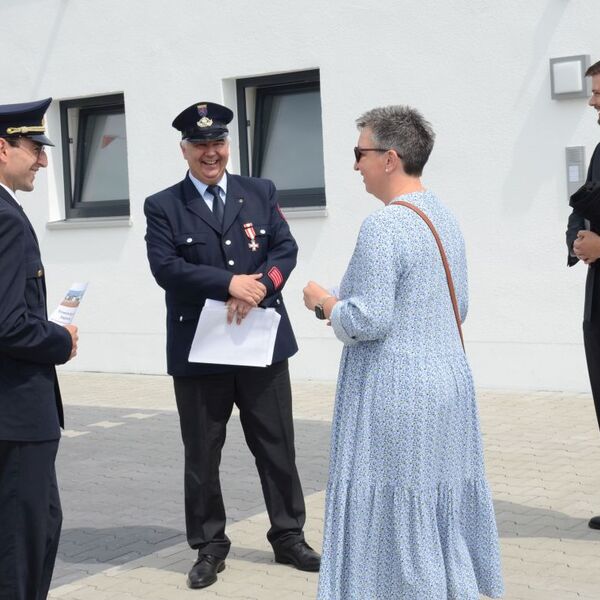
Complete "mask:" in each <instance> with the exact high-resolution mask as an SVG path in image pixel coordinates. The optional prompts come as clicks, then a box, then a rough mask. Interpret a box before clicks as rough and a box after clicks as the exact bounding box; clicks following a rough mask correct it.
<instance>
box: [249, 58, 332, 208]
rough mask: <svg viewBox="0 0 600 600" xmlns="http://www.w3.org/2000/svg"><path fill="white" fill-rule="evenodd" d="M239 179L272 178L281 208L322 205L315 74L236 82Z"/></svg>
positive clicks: (320, 143) (318, 96) (318, 103)
mask: <svg viewBox="0 0 600 600" xmlns="http://www.w3.org/2000/svg"><path fill="white" fill-rule="evenodd" d="M237 100H238V121H239V134H240V167H241V172H242V175H252V176H253V177H266V178H268V179H272V180H273V181H274V182H275V185H276V186H277V190H278V192H279V201H280V204H281V206H283V207H304V208H308V207H321V206H324V205H325V177H324V169H323V128H322V123H321V93H320V84H319V71H318V70H313V71H303V72H301V73H286V74H283V75H271V76H265V77H251V78H248V79H238V81H237Z"/></svg>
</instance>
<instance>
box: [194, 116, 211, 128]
mask: <svg viewBox="0 0 600 600" xmlns="http://www.w3.org/2000/svg"><path fill="white" fill-rule="evenodd" d="M212 124H213V121H212V119H209V118H208V117H202V118H201V119H200V120H199V121H198V122H197V123H196V125H198V127H210V126H211V125H212Z"/></svg>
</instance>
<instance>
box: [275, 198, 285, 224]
mask: <svg viewBox="0 0 600 600" xmlns="http://www.w3.org/2000/svg"><path fill="white" fill-rule="evenodd" d="M277 212H278V213H279V214H280V216H281V218H282V219H283V220H284V221H285V222H286V223H287V219H286V218H285V215H284V214H283V211H282V210H281V206H279V203H277Z"/></svg>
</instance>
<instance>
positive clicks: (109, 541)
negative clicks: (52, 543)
mask: <svg viewBox="0 0 600 600" xmlns="http://www.w3.org/2000/svg"><path fill="white" fill-rule="evenodd" d="M137 414H138V417H137V418H135V419H132V418H126V417H127V415H131V409H130V408H123V409H119V408H113V407H92V406H72V405H71V406H68V407H67V415H66V417H67V427H68V428H69V429H71V430H77V431H89V434H87V435H85V436H79V437H71V438H67V437H64V438H63V439H62V440H61V444H60V451H59V456H58V460H57V470H58V478H59V485H60V489H61V499H62V505H63V513H64V522H63V531H62V536H61V542H60V547H59V551H58V559H57V564H56V568H55V572H54V579H53V587H56V586H58V585H63V584H66V583H70V582H73V581H75V580H77V579H80V578H81V577H84V576H86V575H91V574H94V573H98V572H100V571H102V570H104V569H106V568H107V567H110V566H114V565H122V564H125V563H126V562H129V561H131V560H135V559H137V558H140V557H143V556H147V555H149V554H152V553H154V552H156V551H158V550H161V549H164V548H168V547H170V546H174V545H176V544H180V543H182V542H185V520H184V513H183V446H182V443H181V436H180V433H179V421H178V417H177V413H175V412H173V411H160V412H157V411H155V410H153V411H146V412H144V411H137ZM139 415H142V418H139ZM146 415H147V418H143V417H145V416H146ZM103 422H111V423H112V422H121V423H122V425H119V426H118V427H110V428H103V427H91V425H92V424H94V423H103ZM329 429H330V426H329V423H326V422H319V421H314V420H311V421H309V420H299V421H296V423H295V432H296V449H297V455H298V457H297V460H298V469H299V471H300V476H301V479H302V482H303V485H304V487H305V493H306V494H310V493H314V492H316V491H320V490H322V489H324V486H325V483H326V477H327V460H326V457H327V455H328V440H329ZM221 474H222V488H223V495H224V498H225V504H226V508H227V514H228V519H229V521H230V522H235V521H240V520H243V519H246V518H248V517H249V516H251V515H253V514H258V513H261V512H263V511H264V510H265V507H264V502H263V498H262V491H261V488H260V482H259V479H258V475H257V473H256V468H255V465H254V458H253V457H252V455H251V454H250V451H249V450H248V448H247V447H246V444H245V441H244V436H243V432H242V429H241V426H240V424H239V419H238V418H237V416H235V415H234V416H232V418H231V421H230V423H229V426H228V432H227V441H226V444H225V449H224V452H223V459H222V465H221ZM265 533H266V532H265ZM233 542H234V543H235V540H233Z"/></svg>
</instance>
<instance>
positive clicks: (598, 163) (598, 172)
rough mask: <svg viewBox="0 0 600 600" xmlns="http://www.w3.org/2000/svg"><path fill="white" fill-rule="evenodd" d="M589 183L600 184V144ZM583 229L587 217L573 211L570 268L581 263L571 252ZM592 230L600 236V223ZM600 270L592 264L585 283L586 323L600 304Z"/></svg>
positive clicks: (569, 232)
mask: <svg viewBox="0 0 600 600" xmlns="http://www.w3.org/2000/svg"><path fill="white" fill-rule="evenodd" d="M589 181H598V182H600V144H598V145H597V146H596V149H595V150H594V154H592V159H591V160H590V166H589V168H588V173H587V179H586V182H589ZM582 229H585V217H584V215H583V214H581V213H580V212H577V211H576V210H573V212H572V213H571V214H570V215H569V222H568V224H567V232H566V238H567V248H568V250H569V254H568V256H567V265H568V266H569V267H572V266H573V265H575V264H577V263H578V262H579V259H578V258H577V257H576V256H572V255H571V252H572V250H573V242H574V241H575V240H576V239H577V232H578V231H580V230H582ZM590 230H591V231H593V232H594V233H597V234H599V235H600V222H595V221H590ZM598 268H599V267H598V261H596V262H594V263H592V264H591V265H590V266H589V267H588V274H587V278H586V282H585V306H584V310H583V320H584V321H589V320H590V319H591V318H592V312H595V310H596V307H595V305H596V304H597V303H598V302H600V297H599V295H600V289H598V290H597V289H596V288H599V286H600V278H599V277H596V272H597V271H598ZM596 280H598V281H596ZM599 308H600V307H599Z"/></svg>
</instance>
